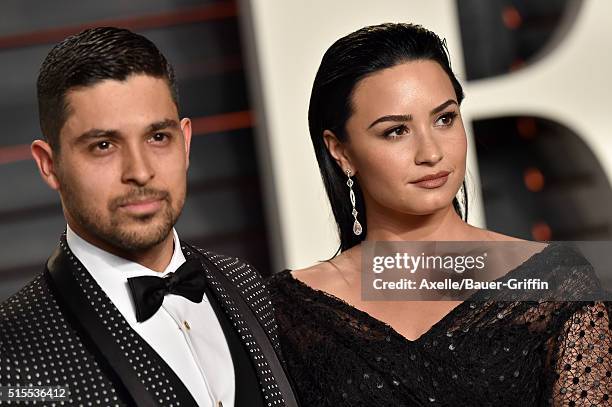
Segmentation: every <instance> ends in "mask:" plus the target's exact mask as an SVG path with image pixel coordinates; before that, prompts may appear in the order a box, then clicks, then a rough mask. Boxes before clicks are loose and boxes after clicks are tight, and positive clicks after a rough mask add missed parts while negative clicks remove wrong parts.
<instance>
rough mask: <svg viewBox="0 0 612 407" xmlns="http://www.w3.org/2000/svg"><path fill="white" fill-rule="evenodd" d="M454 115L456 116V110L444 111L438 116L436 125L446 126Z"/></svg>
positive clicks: (453, 119)
mask: <svg viewBox="0 0 612 407" xmlns="http://www.w3.org/2000/svg"><path fill="white" fill-rule="evenodd" d="M455 117H457V112H448V113H444V114H443V115H442V116H440V117H439V118H438V120H436V125H438V126H443V127H448V126H450V125H452V124H453V122H454V121H455Z"/></svg>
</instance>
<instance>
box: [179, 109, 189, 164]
mask: <svg viewBox="0 0 612 407" xmlns="http://www.w3.org/2000/svg"><path fill="white" fill-rule="evenodd" d="M181 131H182V132H183V139H184V140H185V158H186V160H187V165H186V167H187V168H189V151H190V150H191V120H190V119H188V118H184V119H182V120H181Z"/></svg>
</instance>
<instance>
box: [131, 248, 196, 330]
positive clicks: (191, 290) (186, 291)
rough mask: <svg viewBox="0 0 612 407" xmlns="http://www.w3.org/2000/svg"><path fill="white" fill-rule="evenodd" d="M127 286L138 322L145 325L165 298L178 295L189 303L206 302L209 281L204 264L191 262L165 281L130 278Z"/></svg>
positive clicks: (146, 277) (169, 275) (163, 279)
mask: <svg viewBox="0 0 612 407" xmlns="http://www.w3.org/2000/svg"><path fill="white" fill-rule="evenodd" d="M128 285H129V286H130V291H131V292H132V298H133V299H134V304H135V305H136V321H138V322H142V321H146V320H147V319H149V318H151V317H152V316H153V314H155V313H156V312H157V310H158V309H159V307H161V305H162V303H163V302H164V296H165V295H166V294H177V295H181V296H183V297H185V298H187V299H188V300H190V301H193V302H196V303H198V302H201V301H202V298H204V289H205V288H206V277H205V276H204V272H203V270H202V264H201V263H200V262H199V261H198V260H196V259H191V260H188V261H186V262H185V263H183V264H182V265H181V266H180V267H179V268H178V269H177V270H176V271H175V272H174V273H168V274H167V275H166V276H165V277H156V276H140V277H131V278H128Z"/></svg>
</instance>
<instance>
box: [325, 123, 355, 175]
mask: <svg viewBox="0 0 612 407" xmlns="http://www.w3.org/2000/svg"><path fill="white" fill-rule="evenodd" d="M323 141H324V142H325V146H326V147H327V151H329V153H330V154H331V156H332V157H334V160H336V163H337V164H338V165H339V166H340V169H342V172H343V173H346V170H350V171H351V174H353V175H354V174H356V173H357V169H356V168H355V167H354V166H353V164H352V162H351V158H350V154H349V152H348V151H347V148H346V143H343V142H341V141H340V140H338V137H336V135H335V134H334V133H333V132H332V131H331V130H325V131H323Z"/></svg>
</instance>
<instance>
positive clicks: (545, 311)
mask: <svg viewBox="0 0 612 407" xmlns="http://www.w3.org/2000/svg"><path fill="white" fill-rule="evenodd" d="M584 262H586V259H585V258H584V257H583V256H582V255H581V254H580V253H579V252H576V251H575V250H574V249H572V248H570V247H568V246H565V245H563V244H558V243H556V244H551V245H549V246H547V247H546V248H545V249H544V250H543V251H541V252H540V253H537V254H535V255H534V256H532V257H530V258H529V259H528V260H527V261H526V262H525V263H523V264H522V265H520V266H519V267H517V268H515V269H514V270H512V271H510V272H509V273H507V274H506V276H505V277H506V278H507V277H510V276H512V277H517V278H522V277H523V276H527V275H529V274H530V273H532V272H533V271H534V270H535V271H538V273H540V274H539V275H540V276H541V275H543V274H541V273H542V272H547V271H548V273H549V274H550V275H548V278H551V279H552V278H554V277H555V276H554V275H553V274H554V270H555V269H556V268H555V266H556V265H558V264H564V265H568V264H569V265H571V264H577V265H583V264H584ZM587 264H588V262H587ZM580 269H581V270H583V271H581V272H580V273H577V274H576V275H574V276H573V277H572V279H571V281H567V282H566V284H564V289H566V290H568V291H572V292H574V293H578V292H580V291H581V290H583V291H584V290H601V285H600V283H599V280H597V278H593V275H589V274H590V272H593V270H592V268H590V272H589V268H587V269H586V270H587V271H584V270H585V268H580ZM267 286H268V288H269V290H270V294H271V299H272V303H273V306H274V308H275V316H276V320H277V323H278V327H279V336H280V342H281V347H282V351H283V355H284V357H285V360H286V362H287V369H288V371H289V374H290V375H291V376H292V378H293V381H294V387H295V390H296V392H297V395H298V397H299V399H300V403H301V405H302V406H307V407H313V406H317V407H319V406H369V407H372V406H521V407H525V406H548V405H553V406H612V401H611V400H610V395H611V394H610V393H611V391H612V378H611V370H612V367H611V365H612V341H611V338H610V335H611V327H610V315H612V311H611V303H610V302H608V301H588V302H586V301H582V302H578V301H567V302H560V301H547V302H538V301H516V302H494V301H486V300H483V298H479V297H478V295H479V294H481V292H477V293H476V294H475V295H474V296H472V297H470V300H469V301H465V302H462V303H461V304H459V305H458V306H457V307H455V308H454V309H453V310H452V311H451V312H450V313H448V314H447V315H446V316H445V317H444V318H442V319H441V320H440V321H439V322H437V323H436V324H434V325H433V326H432V327H431V328H430V329H429V330H428V331H427V332H425V333H424V334H423V335H422V336H421V337H419V338H418V339H416V340H408V339H407V338H405V337H403V336H402V335H400V334H399V333H397V332H396V331H394V330H393V329H392V328H391V327H390V326H389V325H387V324H385V323H383V322H382V321H380V320H377V319H375V318H373V317H372V316H370V315H368V314H367V313H365V312H362V311H360V310H358V309H356V308H355V307H352V306H350V305H349V304H347V303H346V302H344V301H342V300H341V299H339V298H336V297H334V296H332V295H329V294H327V293H325V292H323V291H319V290H315V289H312V288H310V287H309V286H307V285H306V284H304V283H302V282H301V281H299V280H297V279H295V278H294V277H293V276H292V275H291V273H290V271H289V270H285V271H283V272H280V273H277V274H275V275H273V276H272V277H270V278H269V279H268V281H267ZM607 298H609V297H607Z"/></svg>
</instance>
